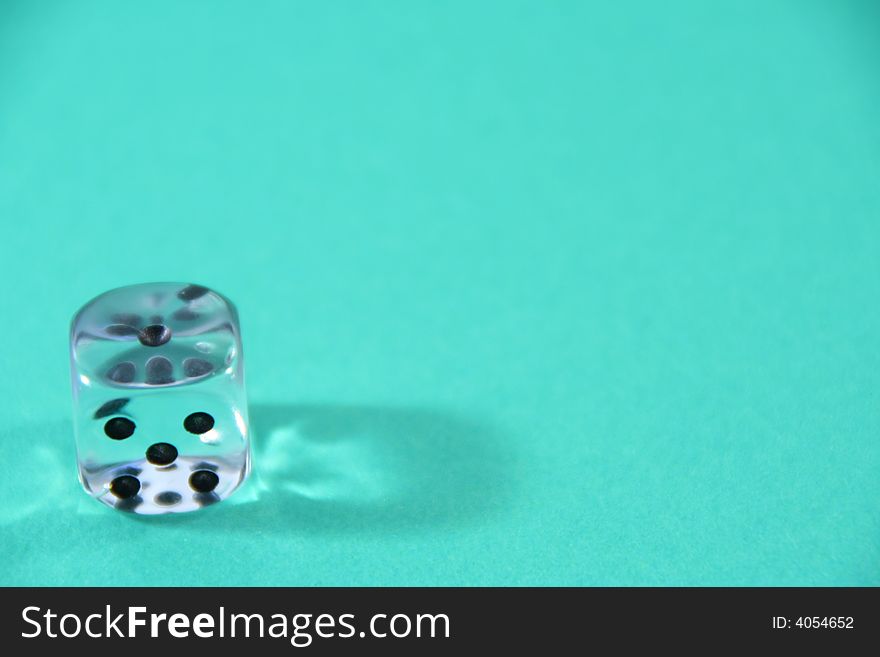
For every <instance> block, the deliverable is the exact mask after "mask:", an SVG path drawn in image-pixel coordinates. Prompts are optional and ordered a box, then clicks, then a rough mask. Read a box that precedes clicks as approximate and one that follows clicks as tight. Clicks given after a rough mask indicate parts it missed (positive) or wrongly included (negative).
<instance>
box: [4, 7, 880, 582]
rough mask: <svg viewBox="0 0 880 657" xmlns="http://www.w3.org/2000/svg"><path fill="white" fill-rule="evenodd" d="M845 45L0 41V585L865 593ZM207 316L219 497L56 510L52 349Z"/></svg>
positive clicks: (337, 22) (645, 19)
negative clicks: (112, 327) (159, 298)
mask: <svg viewBox="0 0 880 657" xmlns="http://www.w3.org/2000/svg"><path fill="white" fill-rule="evenodd" d="M878 21H880V11H878V10H877V9H876V5H873V6H872V4H871V3H864V4H858V3H849V2H729V3H704V2H696V1H695V2H691V3H687V2H673V3H667V2H664V3H655V2H624V3H607V4H604V3H603V4H600V5H592V4H587V3H580V2H565V3H557V2H546V1H543V0H541V1H539V0H536V1H534V2H493V3H488V2H466V1H462V2H443V3H412V2H330V3H327V2H320V3H319V2H316V3H295V2H277V3H273V2H268V3H267V2H259V3H255V2H235V3H226V2H168V3H151V4H150V5H149V6H145V5H141V4H140V3H114V2H106V3H99V2H77V3H74V2H70V3H54V2H52V3H50V2H39V3H31V2H23V1H21V2H3V3H2V4H0V227H2V234H0V275H2V283H0V285H2V319H3V334H2V335H3V339H2V344H0V354H2V366H3V375H2V378H0V411H2V416H3V421H2V427H0V440H2V447H3V455H4V456H3V459H2V461H0V463H2V465H0V468H2V470H0V500H2V505H0V530H2V542H0V583H2V584H41V585H42V584H65V585H78V584H82V585H99V584H108V585H134V584H147V585H149V584H157V585H158V584H180V585H195V584H206V585H217V584H228V585H245V584H254V585H264V584H265V585H269V584H285V585H296V584H303V585H313V584H314V585H347V584H354V585H361V584H376V585H392V584H399V585H482V584H499V585H513V584H518V585H551V584H561V585H590V584H606V585H634V584H647V585H709V584H724V585H746V584H753V585H789V584H804V585H867V584H874V585H877V584H880V569H878V565H880V509H878V504H880V443H878V436H880V412H878V409H880V407H878V395H877V391H878V383H880V376H878V372H880V358H878V353H880V351H878V330H880V310H878V301H880V252H878V239H880V225H878V220H880V184H878V183H880V121H878V117H880V75H878V65H880V40H878V36H880V22H878ZM152 280H191V281H195V282H199V283H204V284H206V285H210V286H212V287H215V288H217V289H218V290H220V291H222V292H223V293H224V294H226V295H228V296H229V297H230V298H232V299H233V300H234V301H235V302H236V303H237V305H238V307H239V310H240V313H241V317H242V329H243V335H244V341H245V342H244V344H245V354H246V359H247V368H248V388H249V397H250V402H251V414H252V423H253V426H254V429H255V432H256V438H255V448H254V449H255V459H256V460H255V466H256V474H257V478H255V479H254V480H253V482H252V485H250V486H249V488H248V489H246V490H244V491H242V492H240V493H237V494H236V496H235V497H234V498H232V499H230V500H229V501H228V502H226V503H223V504H220V505H218V506H215V507H212V508H210V509H207V510H205V511H203V512H200V513H197V514H190V515H188V516H186V517H166V518H160V519H155V518H153V519H143V518H138V517H131V516H127V515H124V514H119V513H115V512H113V511H111V510H109V509H106V508H104V507H102V506H101V505H99V504H97V503H96V502H94V501H92V500H90V499H89V498H88V497H87V496H86V495H85V494H84V493H83V492H82V491H81V489H80V488H79V484H78V483H77V481H76V476H75V464H74V452H73V436H72V423H71V418H70V412H71V411H70V406H71V404H70V391H69V375H68V356H67V330H68V322H69V320H70V318H71V316H72V315H73V313H74V312H75V311H76V310H77V309H78V308H79V306H81V305H82V304H83V303H85V302H86V301H88V300H89V299H90V298H91V297H93V296H95V295H97V294H99V293H100V292H102V291H104V290H107V289H109V288H112V287H116V286H119V285H125V284H129V283H136V282H143V281H152Z"/></svg>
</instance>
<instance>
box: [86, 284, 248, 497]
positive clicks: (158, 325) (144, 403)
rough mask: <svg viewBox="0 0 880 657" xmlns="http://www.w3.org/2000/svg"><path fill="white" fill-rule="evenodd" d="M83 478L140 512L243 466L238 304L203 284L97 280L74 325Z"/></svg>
mask: <svg viewBox="0 0 880 657" xmlns="http://www.w3.org/2000/svg"><path fill="white" fill-rule="evenodd" d="M70 362H71V374H72V384H73V400H74V425H75V431H76V447H77V462H78V465H79V475H80V481H81V482H82V485H83V487H84V488H85V489H86V491H87V492H88V493H89V494H90V495H92V496H94V497H95V498H97V499H99V500H100V501H102V502H103V503H104V504H107V505H109V506H111V507H114V508H116V509H119V510H123V511H129V512H133V513H142V514H159V513H173V512H182V511H193V510H195V509H199V508H201V507H204V506H206V505H209V504H212V503H214V502H217V501H219V500H222V499H224V498H226V497H228V496H229V495H230V494H232V492H233V491H234V490H235V489H236V488H237V487H238V486H239V485H240V484H241V483H242V481H244V479H245V478H246V477H247V475H248V472H249V469H250V445H249V436H248V415H247V399H246V396H245V386H244V361H243V359H242V352H241V335H240V332H239V326H238V315H237V313H236V310H235V307H234V306H233V305H232V303H231V302H230V301H229V300H228V299H226V298H225V297H223V296H221V295H220V294H218V293H216V292H214V291H212V290H209V289H208V288H205V287H202V286H200V285H192V284H186V283H148V284H143V285H132V286H129V287H123V288H118V289H115V290H110V291H109V292H105V293H104V294H102V295H100V296H99V297H97V298H95V299H93V300H92V301H90V302H89V303H88V304H86V305H85V306H84V307H83V308H82V309H81V310H80V311H79V312H78V313H77V314H76V316H75V317H74V319H73V323H72V325H71V333H70Z"/></svg>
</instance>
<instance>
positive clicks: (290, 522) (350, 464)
mask: <svg viewBox="0 0 880 657" xmlns="http://www.w3.org/2000/svg"><path fill="white" fill-rule="evenodd" d="M250 422H251V428H252V430H253V436H252V440H253V443H252V444H253V451H254V473H253V475H252V481H251V482H250V483H249V484H248V485H247V487H246V488H245V489H244V490H242V491H239V492H237V493H236V494H235V495H233V496H232V497H231V498H230V499H229V500H227V501H226V502H225V503H223V504H217V505H215V506H213V507H211V508H210V509H205V512H204V513H198V514H186V515H188V516H206V517H205V521H206V522H207V523H210V524H214V523H217V526H218V527H220V528H222V530H223V531H243V532H275V533H278V532H293V533H296V532H300V533H304V532H318V533H331V534H352V533H354V534H375V535H381V534H388V533H406V532H423V531H425V530H432V529H433V530H436V529H443V528H454V527H460V526H465V525H473V524H479V523H483V522H485V521H486V520H487V519H488V518H489V517H490V516H492V515H494V514H497V513H503V512H504V510H505V509H507V508H509V506H510V504H511V500H512V499H513V493H514V489H515V481H516V477H515V476H514V472H515V464H516V456H515V454H513V453H512V452H511V449H510V444H511V443H510V441H507V440H505V439H504V437H503V435H502V434H501V433H500V432H499V431H498V430H497V429H496V428H494V427H492V426H491V425H489V424H488V423H486V422H485V421H479V420H476V419H474V418H471V417H468V416H466V415H464V414H461V413H457V412H450V411H445V410H439V409H433V408H412V407H380V406H361V405H336V404H253V405H251V408H250ZM239 496H240V497H239ZM208 516H209V517H208Z"/></svg>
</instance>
